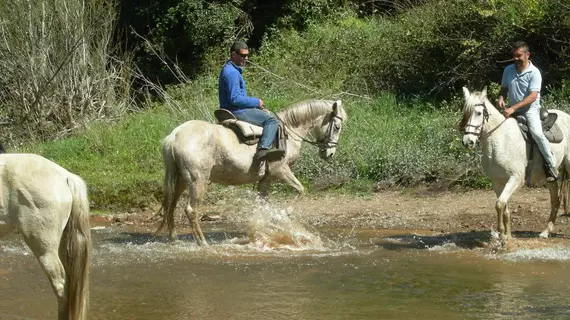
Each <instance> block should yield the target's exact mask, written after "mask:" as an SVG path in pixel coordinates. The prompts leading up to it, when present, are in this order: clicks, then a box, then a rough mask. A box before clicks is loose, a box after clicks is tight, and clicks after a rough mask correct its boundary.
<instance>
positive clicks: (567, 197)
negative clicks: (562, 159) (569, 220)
mask: <svg viewBox="0 0 570 320" xmlns="http://www.w3.org/2000/svg"><path fill="white" fill-rule="evenodd" d="M558 199H560V200H561V201H562V204H563V205H564V213H565V214H567V213H568V209H569V208H568V206H569V205H570V176H569V175H568V171H567V168H565V167H564V166H562V175H561V176H560V190H559V194H558Z"/></svg>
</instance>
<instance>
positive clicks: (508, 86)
mask: <svg viewBox="0 0 570 320" xmlns="http://www.w3.org/2000/svg"><path fill="white" fill-rule="evenodd" d="M512 49H513V51H512V53H513V61H514V63H513V64H511V65H509V66H507V67H506V68H505V70H504V71H503V78H502V81H501V91H500V92H499V98H498V99H497V106H498V107H499V108H501V109H502V108H504V107H505V94H507V93H508V98H509V103H510V106H508V107H507V108H506V109H505V110H504V111H503V114H504V115H505V117H507V118H508V117H510V116H511V115H513V114H515V115H524V116H525V117H526V120H527V123H528V128H529V131H530V134H531V135H532V139H533V140H534V141H535V142H536V144H537V146H538V149H539V150H540V153H541V154H542V156H543V158H544V160H545V162H546V168H545V169H546V180H547V181H550V182H552V181H556V179H558V177H557V174H556V163H555V161H554V157H553V155H552V152H551V151H550V144H549V143H548V139H546V136H544V132H542V125H541V122H540V87H541V85H542V76H541V74H540V70H538V68H537V67H535V66H534V65H533V64H532V62H530V60H529V57H530V52H529V49H528V45H527V44H526V43H525V42H522V41H519V42H517V43H515V44H514V46H513V48H512Z"/></svg>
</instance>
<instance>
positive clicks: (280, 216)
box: [247, 201, 325, 250]
mask: <svg viewBox="0 0 570 320" xmlns="http://www.w3.org/2000/svg"><path fill="white" fill-rule="evenodd" d="M258 203H259V204H258V205H256V206H254V207H253V209H252V210H253V212H252V214H251V218H250V220H249V223H248V225H247V234H248V238H249V242H250V243H251V244H255V245H256V246H258V247H261V248H263V249H273V248H284V249H289V250H307V249H309V250H323V249H325V246H324V243H323V240H322V239H321V236H320V235H319V234H318V232H317V231H316V230H310V231H309V230H308V229H307V227H306V226H305V225H303V224H302V223H301V222H300V221H298V220H297V219H296V217H295V215H294V214H293V209H292V208H291V207H288V208H286V209H283V208H276V207H275V206H272V205H269V204H268V203H263V202H260V201H258Z"/></svg>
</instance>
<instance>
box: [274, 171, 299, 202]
mask: <svg viewBox="0 0 570 320" xmlns="http://www.w3.org/2000/svg"><path fill="white" fill-rule="evenodd" d="M275 175H276V176H277V178H279V179H281V180H282V181H283V182H285V183H287V184H288V185H290V186H291V187H293V188H295V190H297V196H296V197H295V200H297V199H298V198H299V197H300V196H301V195H302V194H303V193H304V192H305V188H304V187H303V185H302V184H301V182H299V180H297V177H295V175H294V174H293V171H291V168H289V166H287V165H283V166H282V167H281V168H280V170H278V171H277V172H275Z"/></svg>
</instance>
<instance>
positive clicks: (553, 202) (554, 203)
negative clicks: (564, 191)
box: [539, 182, 560, 238]
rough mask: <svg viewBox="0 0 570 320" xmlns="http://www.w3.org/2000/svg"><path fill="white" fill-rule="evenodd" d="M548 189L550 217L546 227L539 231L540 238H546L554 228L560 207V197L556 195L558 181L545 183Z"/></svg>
mask: <svg viewBox="0 0 570 320" xmlns="http://www.w3.org/2000/svg"><path fill="white" fill-rule="evenodd" d="M547 185H548V191H549V192H550V217H549V218H548V224H547V225H546V229H544V231H542V232H541V233H540V235H539V236H540V237H541V238H548V235H549V234H550V232H552V231H553V230H554V223H555V222H556V216H557V215H558V209H559V208H560V198H559V197H558V183H557V182H551V183H547Z"/></svg>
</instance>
